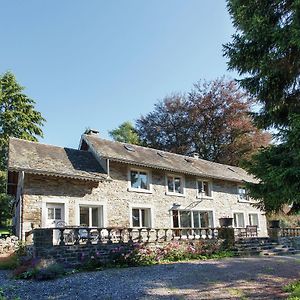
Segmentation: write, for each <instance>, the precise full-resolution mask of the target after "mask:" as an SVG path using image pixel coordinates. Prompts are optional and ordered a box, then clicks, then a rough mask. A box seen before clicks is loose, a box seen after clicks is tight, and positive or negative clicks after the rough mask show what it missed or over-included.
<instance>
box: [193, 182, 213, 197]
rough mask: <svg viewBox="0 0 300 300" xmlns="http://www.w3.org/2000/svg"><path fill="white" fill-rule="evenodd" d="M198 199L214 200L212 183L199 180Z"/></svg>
mask: <svg viewBox="0 0 300 300" xmlns="http://www.w3.org/2000/svg"><path fill="white" fill-rule="evenodd" d="M196 185H197V197H198V198H212V182H211V181H209V180H202V179H200V180H199V179H198V180H197V184H196Z"/></svg>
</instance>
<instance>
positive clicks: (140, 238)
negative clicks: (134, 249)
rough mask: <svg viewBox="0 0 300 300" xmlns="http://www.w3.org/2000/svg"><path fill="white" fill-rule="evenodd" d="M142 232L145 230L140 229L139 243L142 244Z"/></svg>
mask: <svg viewBox="0 0 300 300" xmlns="http://www.w3.org/2000/svg"><path fill="white" fill-rule="evenodd" d="M142 230H143V229H142V228H139V229H138V231H139V237H138V241H139V243H141V242H142V241H143V236H142Z"/></svg>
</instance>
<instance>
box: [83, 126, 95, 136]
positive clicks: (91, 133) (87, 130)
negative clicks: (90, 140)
mask: <svg viewBox="0 0 300 300" xmlns="http://www.w3.org/2000/svg"><path fill="white" fill-rule="evenodd" d="M84 134H88V135H99V131H98V130H96V129H90V128H89V129H86V130H85V132H84Z"/></svg>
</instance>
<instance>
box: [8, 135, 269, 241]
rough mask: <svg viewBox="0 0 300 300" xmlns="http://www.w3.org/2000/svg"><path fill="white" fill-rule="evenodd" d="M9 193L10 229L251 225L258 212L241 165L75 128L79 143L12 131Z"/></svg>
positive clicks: (262, 232) (261, 225)
mask: <svg viewBox="0 0 300 300" xmlns="http://www.w3.org/2000/svg"><path fill="white" fill-rule="evenodd" d="M8 171H9V173H8V175H9V176H8V192H9V193H10V194H12V195H14V197H15V210H14V211H15V216H14V224H15V229H16V234H17V235H18V236H19V237H20V238H21V239H24V237H25V233H26V232H28V231H30V230H31V229H33V228H36V227H55V226H57V223H58V222H62V221H63V222H64V224H66V225H69V226H73V225H74V226H79V225H82V226H89V227H130V228H141V227H147V228H149V227H150V228H187V227H189V228H191V227H192V228H201V227H218V226H220V224H219V218H221V217H224V216H227V217H232V218H233V226H234V227H246V225H257V226H258V234H259V236H266V235H267V229H266V218H265V213H264V212H263V211H260V210H259V209H257V208H255V207H254V206H253V205H252V204H253V202H252V201H251V199H249V198H248V196H247V193H246V190H245V186H244V184H245V182H247V181H253V178H252V177H251V176H250V175H249V174H247V173H246V172H245V171H244V170H243V169H241V168H238V167H233V166H228V165H223V164H218V163H213V162H209V161H205V160H202V159H199V158H197V157H189V156H183V155H178V154H174V153H169V152H164V151H159V150H155V149H151V148H145V147H141V146H136V145H129V144H124V143H119V142H113V141H108V140H104V139H101V138H100V137H99V136H98V133H97V132H96V131H93V130H91V131H90V132H88V133H87V134H84V135H82V137H81V141H80V145H79V150H76V149H68V148H62V147H56V146H51V145H45V144H40V143H35V142H29V141H25V140H20V139H16V138H11V139H10V142H9V159H8Z"/></svg>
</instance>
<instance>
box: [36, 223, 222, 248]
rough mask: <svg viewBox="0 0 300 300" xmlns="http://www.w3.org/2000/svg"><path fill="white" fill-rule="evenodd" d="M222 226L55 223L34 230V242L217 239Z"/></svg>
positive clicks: (151, 241) (133, 241)
mask: <svg viewBox="0 0 300 300" xmlns="http://www.w3.org/2000/svg"><path fill="white" fill-rule="evenodd" d="M220 230H224V228H172V229H170V228H155V229H153V228H117V227H107V228H96V227H94V228H90V227H71V226H66V227H58V228H39V229H34V230H33V236H34V238H33V242H34V244H35V245H36V244H38V245H39V244H42V245H43V246H65V245H92V244H93V245H95V244H99V245H102V244H115V243H123V244H124V243H153V242H155V243H159V242H168V241H174V240H202V239H217V238H218V235H219V231H220Z"/></svg>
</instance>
